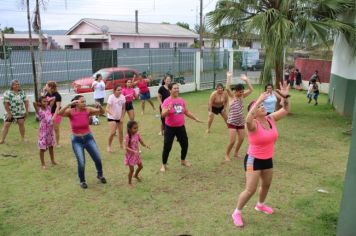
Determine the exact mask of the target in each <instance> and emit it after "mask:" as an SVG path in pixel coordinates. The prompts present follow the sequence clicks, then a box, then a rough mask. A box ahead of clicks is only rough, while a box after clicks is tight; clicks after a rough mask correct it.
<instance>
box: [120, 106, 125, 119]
mask: <svg viewBox="0 0 356 236" xmlns="http://www.w3.org/2000/svg"><path fill="white" fill-rule="evenodd" d="M125 112H126V107H125V104H123V105H122V110H121V117H120V122H123V121H124V116H125Z"/></svg>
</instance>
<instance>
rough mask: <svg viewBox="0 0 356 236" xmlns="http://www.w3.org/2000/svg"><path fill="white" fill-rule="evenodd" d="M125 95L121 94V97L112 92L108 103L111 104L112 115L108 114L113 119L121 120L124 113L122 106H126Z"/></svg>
mask: <svg viewBox="0 0 356 236" xmlns="http://www.w3.org/2000/svg"><path fill="white" fill-rule="evenodd" d="M125 102H126V99H125V96H124V95H122V94H121V95H120V96H119V97H116V96H115V95H114V94H111V95H110V96H109V98H108V105H110V110H111V113H113V114H112V115H110V114H109V113H108V114H107V117H108V118H109V119H112V120H120V119H121V115H122V107H123V106H125Z"/></svg>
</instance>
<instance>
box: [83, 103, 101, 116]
mask: <svg viewBox="0 0 356 236" xmlns="http://www.w3.org/2000/svg"><path fill="white" fill-rule="evenodd" d="M87 109H88V111H89V115H90V116H100V115H104V113H105V110H104V108H103V107H102V106H101V105H100V103H98V102H97V103H95V108H94V107H87Z"/></svg>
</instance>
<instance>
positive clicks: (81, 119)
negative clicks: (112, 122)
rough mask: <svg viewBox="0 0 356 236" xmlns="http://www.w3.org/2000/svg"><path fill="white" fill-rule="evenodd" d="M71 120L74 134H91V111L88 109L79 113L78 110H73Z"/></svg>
mask: <svg viewBox="0 0 356 236" xmlns="http://www.w3.org/2000/svg"><path fill="white" fill-rule="evenodd" d="M69 120H70V126H71V127H72V133H73V134H87V133H90V132H91V131H90V128H89V111H88V110H87V109H85V110H83V111H77V109H75V108H72V110H71V112H70V117H69Z"/></svg>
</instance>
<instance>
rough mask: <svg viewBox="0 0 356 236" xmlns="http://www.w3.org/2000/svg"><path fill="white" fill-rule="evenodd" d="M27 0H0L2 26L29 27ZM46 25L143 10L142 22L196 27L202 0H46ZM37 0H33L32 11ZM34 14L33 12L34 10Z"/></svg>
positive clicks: (210, 3) (129, 17)
mask: <svg viewBox="0 0 356 236" xmlns="http://www.w3.org/2000/svg"><path fill="white" fill-rule="evenodd" d="M22 1H24V2H26V0H0V24H1V25H0V27H1V28H4V27H5V26H7V27H14V28H15V30H27V16H26V8H25V7H24V6H22V5H21V2H22ZM44 2H46V10H42V12H41V14H42V19H41V20H42V28H43V29H45V30H54V29H61V30H67V29H69V28H70V27H72V26H73V25H74V24H75V23H77V22H78V21H79V20H80V19H81V18H98V19H112V20H125V21H134V20H135V10H136V9H137V10H138V11H139V21H140V22H154V23H161V22H163V21H164V22H169V23H172V24H175V23H176V22H178V21H180V22H186V23H188V24H189V25H190V28H193V27H194V25H195V24H196V23H198V24H199V0H44ZM216 2H217V0H204V1H203V6H204V10H203V12H204V14H206V13H207V12H209V11H211V10H213V9H214V8H215V4H216ZM34 3H35V0H30V9H31V12H32V11H33V8H34ZM31 15H32V14H31Z"/></svg>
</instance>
